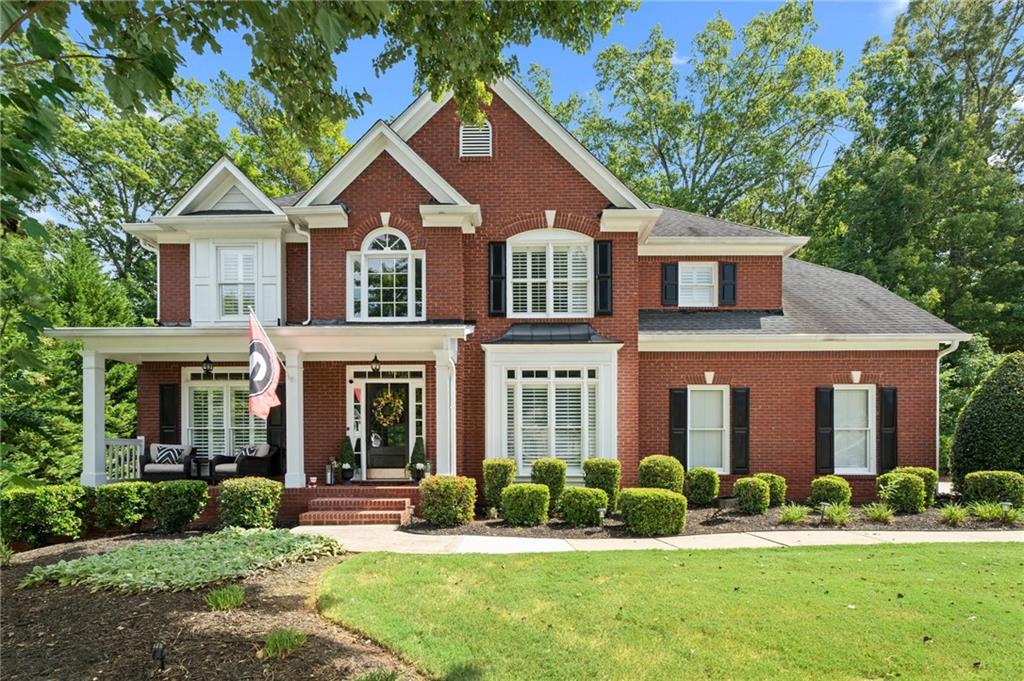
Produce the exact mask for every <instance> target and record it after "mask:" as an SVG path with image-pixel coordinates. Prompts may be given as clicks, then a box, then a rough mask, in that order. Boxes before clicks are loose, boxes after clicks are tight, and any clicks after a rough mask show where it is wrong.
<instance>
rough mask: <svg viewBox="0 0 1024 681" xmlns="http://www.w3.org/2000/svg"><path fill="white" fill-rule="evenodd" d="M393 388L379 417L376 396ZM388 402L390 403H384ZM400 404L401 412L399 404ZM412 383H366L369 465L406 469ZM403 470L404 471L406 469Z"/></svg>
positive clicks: (367, 452) (384, 393)
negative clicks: (410, 388) (410, 387)
mask: <svg viewBox="0 0 1024 681" xmlns="http://www.w3.org/2000/svg"><path fill="white" fill-rule="evenodd" d="M389 392H390V399H385V400H384V401H382V403H381V405H380V406H381V407H382V409H381V410H380V411H381V413H380V416H382V417H383V421H384V422H383V423H382V422H381V419H380V418H378V409H377V406H378V402H377V398H378V397H381V396H382V395H384V396H385V397H387V394H388V393H389ZM384 402H387V404H384ZM398 404H401V409H400V411H401V413H400V414H398V413H397V412H398V411H399V409H397V408H396V405H398ZM410 411H411V410H410V408H409V384H407V383H367V384H366V440H365V442H366V462H367V464H366V465H367V468H396V469H404V468H405V464H407V463H408V462H409V430H410V429H409V419H410V414H409V412H410ZM403 474H404V473H403Z"/></svg>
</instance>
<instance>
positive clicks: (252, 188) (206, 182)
mask: <svg viewBox="0 0 1024 681" xmlns="http://www.w3.org/2000/svg"><path fill="white" fill-rule="evenodd" d="M232 186H237V187H238V189H239V190H240V191H241V192H242V193H243V194H244V195H245V196H246V198H248V199H249V200H250V201H252V202H253V204H255V205H256V206H258V207H261V208H262V209H263V210H267V211H270V212H271V213H272V214H274V215H284V213H283V212H282V211H281V207H280V206H278V205H277V204H276V203H274V202H273V201H271V200H270V198H269V197H268V196H267V195H266V194H264V193H263V192H261V191H260V190H259V188H258V187H257V186H256V185H255V184H253V183H252V180H250V179H249V178H248V177H246V176H245V173H243V172H242V171H241V170H239V169H238V166H236V165H235V164H234V163H232V162H231V159H229V158H228V157H227V156H221V157H220V158H219V159H218V160H217V162H216V163H214V164H213V165H212V166H210V169H209V170H207V171H206V173H204V174H203V176H202V177H201V178H199V181H198V182H196V183H195V184H194V185H192V187H191V188H190V189H189V190H188V191H187V192H185V195H184V196H182V197H181V198H180V199H178V201H177V202H176V203H175V204H174V205H173V206H171V209H170V210H168V211H167V213H166V217H176V216H179V215H182V214H183V213H186V212H187V211H186V209H188V208H192V207H193V206H202V207H200V208H195V210H204V209H205V208H208V207H209V206H212V205H214V204H215V203H216V202H217V201H218V200H219V199H220V198H221V197H223V196H224V194H226V193H227V192H228V190H230V189H231V187H232Z"/></svg>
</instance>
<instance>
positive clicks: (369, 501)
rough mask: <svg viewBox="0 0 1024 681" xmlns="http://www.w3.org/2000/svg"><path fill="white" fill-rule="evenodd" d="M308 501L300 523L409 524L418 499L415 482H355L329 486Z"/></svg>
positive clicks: (300, 514)
mask: <svg viewBox="0 0 1024 681" xmlns="http://www.w3.org/2000/svg"><path fill="white" fill-rule="evenodd" d="M326 489H327V490H328V492H327V494H329V495H330V496H326V495H325V496H317V497H315V498H312V499H310V500H309V504H308V507H307V510H306V511H304V512H302V513H299V517H298V521H299V524H300V525H406V524H408V523H409V520H410V519H411V518H412V512H413V507H414V506H415V503H416V502H417V501H419V488H417V487H415V486H413V485H375V484H353V485H341V486H335V487H330V488H326Z"/></svg>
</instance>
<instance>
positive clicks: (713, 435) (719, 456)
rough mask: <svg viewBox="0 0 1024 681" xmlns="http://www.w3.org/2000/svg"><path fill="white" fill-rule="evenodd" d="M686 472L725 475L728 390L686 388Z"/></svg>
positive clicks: (727, 458) (705, 386) (726, 469)
mask: <svg viewBox="0 0 1024 681" xmlns="http://www.w3.org/2000/svg"><path fill="white" fill-rule="evenodd" d="M687 393H688V394H687V400H686V403H687V418H686V424H687V428H686V437H687V440H686V457H687V468H696V467H704V468H711V469H713V470H715V471H717V472H719V473H723V474H727V473H728V472H729V386H727V385H701V386H689V389H688V390H687Z"/></svg>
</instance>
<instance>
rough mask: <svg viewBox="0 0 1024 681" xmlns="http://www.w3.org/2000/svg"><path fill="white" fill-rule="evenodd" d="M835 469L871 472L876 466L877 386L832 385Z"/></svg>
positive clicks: (841, 472) (837, 470)
mask: <svg viewBox="0 0 1024 681" xmlns="http://www.w3.org/2000/svg"><path fill="white" fill-rule="evenodd" d="M833 396H834V397H833V405H834V406H833V447H834V451H835V472H836V473H837V474H839V475H858V474H861V475H870V474H873V473H874V469H875V386H873V385H836V386H833Z"/></svg>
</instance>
